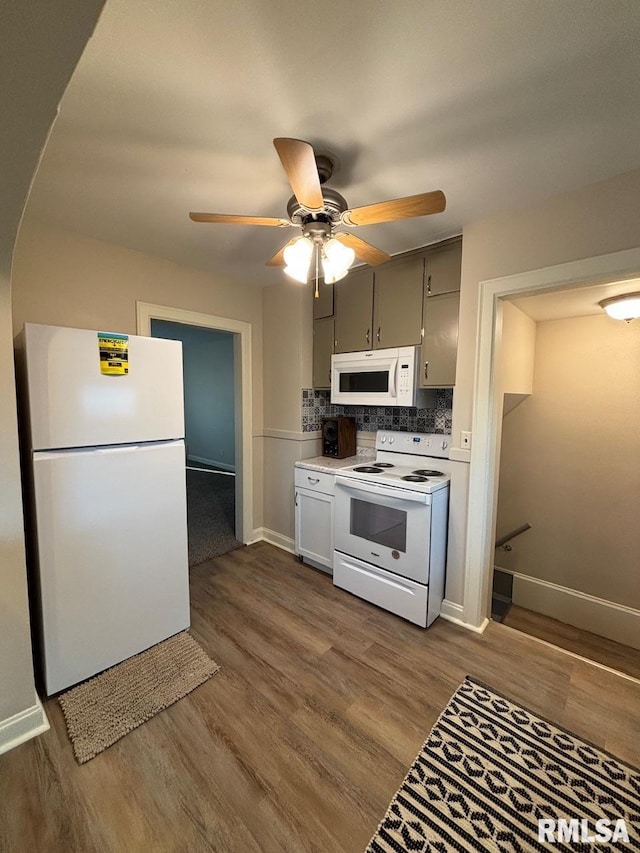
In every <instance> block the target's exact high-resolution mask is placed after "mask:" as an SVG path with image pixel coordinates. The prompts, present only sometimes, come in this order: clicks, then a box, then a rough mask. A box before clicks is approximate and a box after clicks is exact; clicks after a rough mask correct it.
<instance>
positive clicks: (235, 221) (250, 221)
mask: <svg viewBox="0 0 640 853" xmlns="http://www.w3.org/2000/svg"><path fill="white" fill-rule="evenodd" d="M189 219H193V221H194V222H226V223H231V224H232V225H268V226H271V227H273V228H283V227H284V226H285V225H291V222H289V220H288V219H275V218H274V217H271V216H236V215H235V214H229V213H190V214H189Z"/></svg>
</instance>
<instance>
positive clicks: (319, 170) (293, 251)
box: [189, 137, 446, 296]
mask: <svg viewBox="0 0 640 853" xmlns="http://www.w3.org/2000/svg"><path fill="white" fill-rule="evenodd" d="M273 144H274V146H275V149H276V151H277V152H278V156H279V157H280V161H281V163H282V166H283V168H284V171H285V173H286V175H287V178H288V180H289V183H290V184H291V188H292V190H293V196H292V197H291V198H290V199H289V202H288V204H287V214H288V216H289V218H288V219H277V218H272V217H268V216H235V215H233V214H224V213H190V214H189V216H190V218H191V219H192V220H193V221H194V222H221V223H229V224H233V225H262V226H267V227H273V228H283V227H290V226H296V227H299V228H300V229H301V231H302V234H301V236H298V237H294V238H293V239H292V240H289V242H288V243H286V244H285V245H284V246H283V247H282V248H281V249H280V250H279V251H278V252H276V254H275V255H274V256H273V257H272V258H270V259H269V260H268V261H267V265H268V266H284V267H285V272H286V273H287V274H288V275H290V276H291V277H292V278H295V279H296V280H298V281H301V282H306V281H307V279H308V275H309V271H310V270H311V271H312V272H313V273H315V281H316V296H317V295H318V278H319V277H320V276H322V277H323V278H324V280H325V282H327V283H328V284H330V283H332V282H334V281H338V280H339V279H340V278H343V277H344V276H345V275H346V274H347V271H348V268H349V266H351V264H352V263H353V261H354V259H355V258H356V257H357V258H359V259H360V260H361V261H364V262H365V263H367V264H371V265H375V264H381V263H384V261H388V260H389V258H390V257H391V256H390V255H388V254H387V253H386V252H383V251H382V250H381V249H377V248H376V247H375V246H372V245H371V244H370V243H367V242H366V241H365V240H361V239H360V237H356V236H355V234H352V233H351V232H349V231H343V230H339V229H341V227H342V226H347V227H349V228H352V227H356V226H360V225H376V224H378V223H381V222H394V221H396V220H398V219H410V218H412V217H414V216H427V215H429V214H431V213H442V211H443V210H444V209H445V206H446V199H445V197H444V193H442V192H441V191H440V190H435V191H433V192H428V193H421V194H419V195H412V196H406V197H405V198H397V199H392V200H391V201H383V202H378V203H377V204H369V205H365V206H364V207H354V208H351V209H349V208H348V206H347V202H346V200H345V199H344V197H343V196H342V195H340V193H339V192H337V191H336V190H333V189H331V188H329V187H327V186H324V185H325V184H326V182H327V181H328V180H329V179H330V178H331V175H332V173H333V169H334V162H333V160H332V159H331V158H330V157H328V156H326V155H323V154H316V153H315V151H314V150H313V146H312V145H310V143H308V142H304V141H303V140H301V139H289V138H286V137H279V138H277V139H274V140H273Z"/></svg>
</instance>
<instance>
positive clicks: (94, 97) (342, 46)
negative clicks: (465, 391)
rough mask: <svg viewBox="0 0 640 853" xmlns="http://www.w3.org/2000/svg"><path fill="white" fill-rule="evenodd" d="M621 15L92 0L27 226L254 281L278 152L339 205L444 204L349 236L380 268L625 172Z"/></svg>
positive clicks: (627, 84) (631, 101)
mask: <svg viewBox="0 0 640 853" xmlns="http://www.w3.org/2000/svg"><path fill="white" fill-rule="evenodd" d="M639 34H640V3H638V1H637V0H616V2H615V3H612V2H611V0H597V2H596V0H563V2H558V0H536V2H525V0H491V2H480V1H479V0H447V2H446V3H445V2H442V0H395V2H393V0H349V2H346V3H345V2H335V0H324V2H323V3H314V4H310V3H303V2H292V0H277V2H275V3H267V2H264V0H243V2H232V0H162V2H157V0H138V2H135V3H132V2H131V0H107V3H106V6H105V9H104V12H103V15H102V18H101V20H100V21H99V23H98V26H97V29H96V32H95V34H94V37H93V38H92V39H91V41H90V42H89V44H88V45H87V48H86V50H85V53H84V55H83V57H82V59H81V61H80V63H79V65H78V68H77V70H76V73H75V75H74V77H73V79H72V81H71V83H70V85H69V88H68V90H67V92H66V94H65V97H64V100H63V103H62V105H61V111H60V116H59V119H58V121H57V123H56V125H55V126H54V129H53V132H52V134H51V138H50V142H49V144H48V147H47V149H46V151H45V154H44V157H43V161H42V165H41V168H40V171H39V173H38V175H37V177H36V180H35V183H34V188H33V192H32V196H31V198H30V202H29V208H28V215H29V216H30V217H34V218H36V219H44V220H49V221H51V222H53V223H55V224H56V225H59V226H61V227H64V228H69V229H72V230H74V231H78V232H80V233H83V234H86V235H88V236H92V237H96V238H98V239H102V240H106V241H109V242H113V243H117V244H121V245H124V246H127V247H129V248H133V249H138V250H140V251H143V252H147V253H151V254H154V255H159V256H161V257H165V258H168V259H170V260H173V261H175V262H177V263H180V264H186V265H189V266H193V267H196V268H199V269H202V270H206V271H210V272H212V273H218V274H222V275H225V276H230V277H232V278H234V279H238V280H242V281H245V282H248V283H254V284H256V285H263V284H268V283H272V282H277V281H280V280H281V279H282V271H281V270H279V269H273V268H269V267H266V266H265V261H266V260H267V259H268V258H269V257H270V256H271V255H273V254H274V252H275V251H276V250H277V249H278V248H279V247H280V246H281V245H282V244H283V243H284V242H285V241H286V240H287V239H289V238H290V237H291V236H293V235H294V232H293V229H291V231H289V230H288V229H275V228H259V227H248V226H246V227H242V226H234V225H204V224H196V223H193V222H191V221H190V220H189V219H188V213H189V211H190V210H196V211H211V212H216V213H236V214H250V215H262V216H276V217H282V216H286V203H287V200H288V198H289V197H290V195H291V190H290V188H289V185H288V184H287V181H286V178H285V176H284V172H283V171H282V168H281V165H280V162H279V160H278V157H277V155H276V152H275V150H274V148H273V145H272V139H273V137H276V136H292V137H297V138H301V139H305V140H308V141H310V142H311V143H312V144H313V145H314V147H315V148H316V150H317V151H328V152H330V153H332V154H333V155H334V156H335V157H336V158H337V160H338V163H339V167H340V168H339V170H338V171H337V173H336V174H335V175H334V178H333V179H332V180H331V182H330V185H331V186H333V187H335V188H336V189H338V190H339V191H340V192H342V194H343V195H345V196H346V198H347V202H348V203H349V206H350V207H356V206H360V205H364V204H370V203H373V202H377V201H382V200H387V199H392V198H397V197H399V196H405V195H412V194H414V193H419V192H425V191H429V190H433V189H442V190H443V191H444V192H445V194H446V196H447V201H448V204H447V210H446V211H445V212H444V213H442V214H438V215H434V216H431V217H423V218H419V219H412V220H404V221H402V222H397V223H388V224H385V225H375V226H368V227H361V228H359V229H357V231H356V233H357V234H358V236H360V237H363V238H364V239H365V240H367V241H369V242H372V243H374V244H375V245H377V246H379V247H380V248H381V249H384V250H385V251H387V252H389V253H390V254H396V253H398V252H402V251H406V250H409V249H412V248H416V247H418V246H423V245H426V244H428V243H432V242H434V241H437V240H439V239H443V238H445V237H448V236H452V235H454V234H459V233H461V231H462V229H463V226H464V225H465V224H467V223H469V222H472V221H475V220H477V219H480V218H482V217H485V216H487V215H490V214H492V213H497V212H499V211H504V210H509V209H513V208H517V207H523V206H528V205H532V204H536V203H538V202H541V201H543V200H544V199H545V198H546V197H549V196H552V195H555V194H556V193H558V192H561V191H563V190H568V189H572V188H575V187H578V186H583V185H585V184H589V183H592V182H595V181H598V180H602V179H605V178H608V177H611V176H613V175H616V174H620V173H622V172H626V171H630V170H632V169H636V168H638V167H640V148H639V147H638V139H639V138H640V37H639Z"/></svg>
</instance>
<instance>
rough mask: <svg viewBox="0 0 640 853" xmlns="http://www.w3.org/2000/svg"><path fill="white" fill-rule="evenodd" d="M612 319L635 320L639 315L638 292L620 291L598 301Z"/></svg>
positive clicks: (639, 299)
mask: <svg viewBox="0 0 640 853" xmlns="http://www.w3.org/2000/svg"><path fill="white" fill-rule="evenodd" d="M598 304H599V305H600V307H601V308H603V309H604V310H605V311H606V312H607V314H608V315H609V317H612V318H613V319H614V320H626V321H627V323H630V322H631V320H637V319H638V317H640V292H638V293H622V294H620V296H611V297H609V299H603V300H602V301H601V302H599V303H598Z"/></svg>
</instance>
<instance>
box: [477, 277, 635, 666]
mask: <svg viewBox="0 0 640 853" xmlns="http://www.w3.org/2000/svg"><path fill="white" fill-rule="evenodd" d="M602 288H603V286H602V285H596V286H595V287H594V286H585V287H584V288H580V289H575V290H573V291H572V292H571V293H570V294H568V293H567V292H555V293H551V294H542V295H540V294H539V295H532V296H527V295H521V296H519V297H518V298H516V299H513V298H511V299H508V300H505V304H504V305H503V335H502V346H501V357H502V362H503V364H507V365H513V363H514V362H517V360H518V357H519V356H522V355H523V352H522V350H523V340H528V338H529V335H528V334H527V333H528V332H529V328H531V329H532V334H531V335H530V337H531V341H530V347H528V349H530V352H529V353H528V355H529V356H530V358H529V359H528V361H527V366H528V368H530V371H528V372H529V373H530V378H529V381H530V382H531V379H532V380H533V381H532V383H531V384H530V386H529V387H530V392H531V393H529V394H521V395H520V396H519V398H516V400H514V399H513V396H514V395H513V393H508V391H513V390H514V389H513V386H512V384H510V383H513V382H516V381H517V377H514V376H513V372H514V371H513V368H511V369H510V370H509V369H506V368H505V369H503V370H502V385H503V389H504V392H505V402H504V410H503V418H502V426H501V442H500V455H499V482H498V502H497V516H496V535H497V540H496V546H497V547H496V551H495V567H494V574H493V593H494V595H493V607H492V618H493V619H494V621H500V622H502V623H503V624H505V625H507V626H508V627H510V628H515V629H517V630H519V631H522V632H524V633H527V634H529V635H531V636H534V637H537V638H539V639H542V640H545V641H547V642H551V643H552V644H554V645H556V646H559V647H561V648H564V649H566V650H568V651H571V652H574V653H575V654H578V655H581V656H583V657H586V658H588V659H590V660H594V661H597V662H599V663H601V664H603V665H605V666H609V667H611V668H612V669H616V670H618V671H622V672H626V673H627V674H629V675H632V676H634V677H637V678H639V677H640V586H639V585H638V580H637V555H638V553H640V529H639V528H638V525H637V524H636V515H637V509H636V508H637V506H638V505H639V504H640V468H639V467H638V466H637V465H634V464H633V460H634V458H635V457H636V454H637V450H636V444H637V428H636V424H637V423H638V422H639V421H640V373H639V372H638V367H637V366H638V364H639V363H640V324H631V323H630V324H627V323H624V322H620V321H617V320H613V319H611V318H610V317H607V316H606V315H605V313H604V312H603V311H602V309H601V308H600V306H599V301H600V300H601V299H602V298H603V292H602ZM625 289H628V288H627V287H625ZM631 289H633V287H632V288H631ZM514 323H518V324H520V325H519V326H518V329H519V330H522V326H523V325H525V328H526V333H525V334H520V335H519V336H518V338H516V337H515V336H514V335H513V334H512V326H513V324H514ZM520 382H521V385H520V386H518V389H519V390H520V389H521V388H522V383H523V380H522V379H520ZM505 599H507V600H508V601H510V602H511V606H510V607H509V606H508V605H507V607H506V608H505V606H504V604H505ZM496 604H497V605H498V613H496V612H495V611H496Z"/></svg>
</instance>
